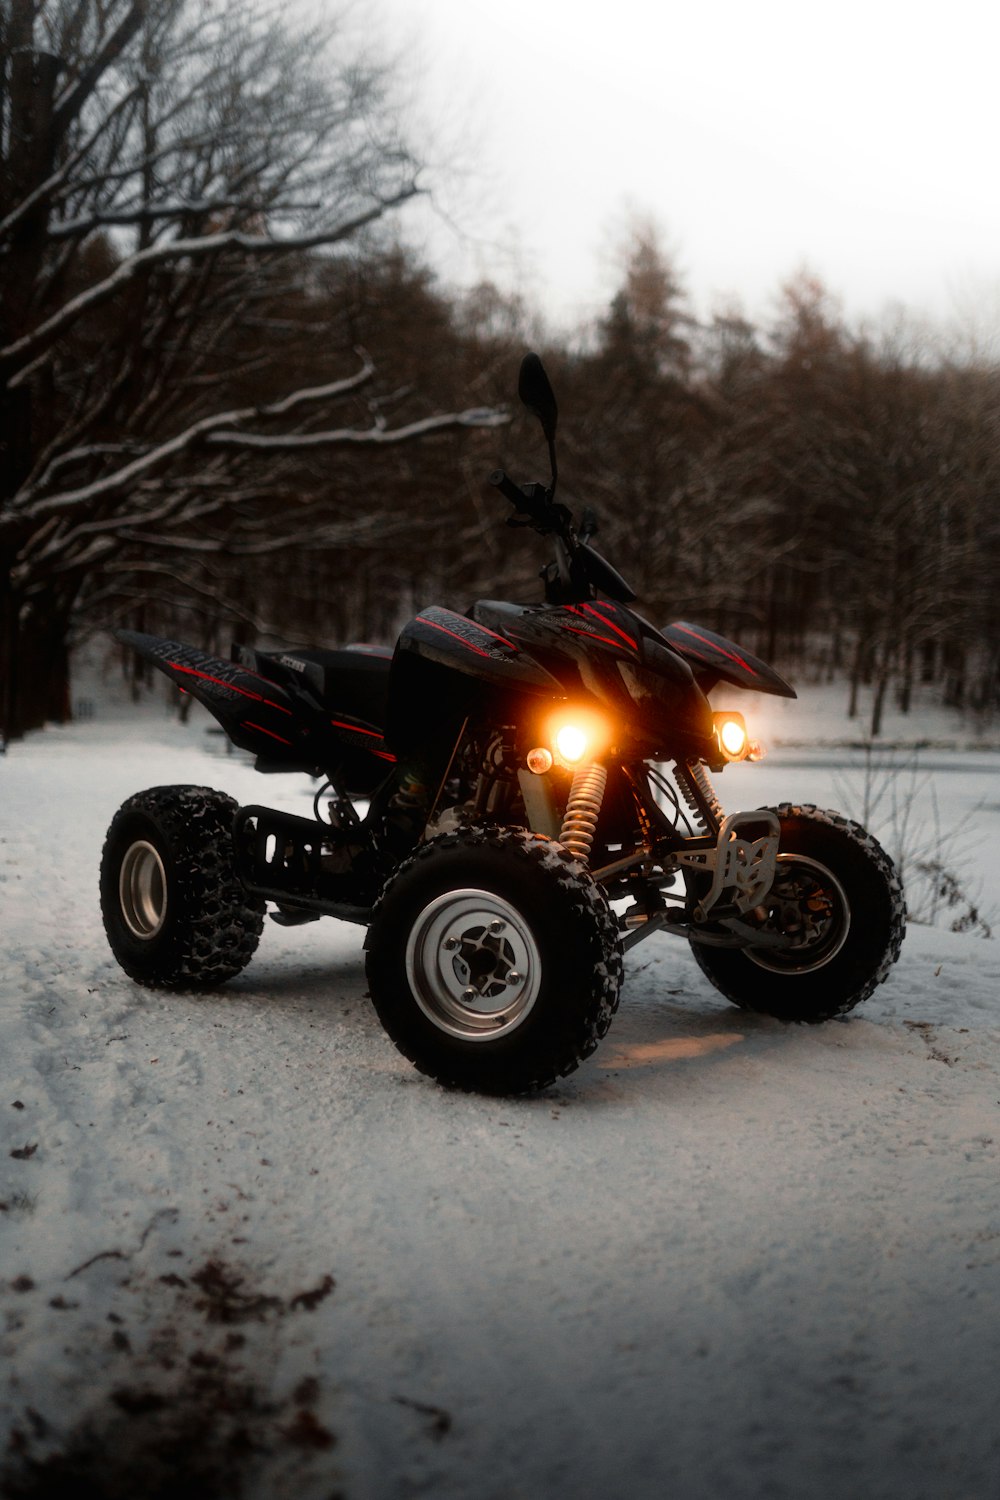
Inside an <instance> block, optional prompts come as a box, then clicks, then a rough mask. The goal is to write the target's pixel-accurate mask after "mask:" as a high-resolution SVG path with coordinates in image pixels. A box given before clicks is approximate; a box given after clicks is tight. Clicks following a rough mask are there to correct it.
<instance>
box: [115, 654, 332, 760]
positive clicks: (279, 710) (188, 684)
mask: <svg viewBox="0 0 1000 1500" xmlns="http://www.w3.org/2000/svg"><path fill="white" fill-rule="evenodd" d="M115 638H116V639H117V640H119V641H121V642H122V644H123V645H125V646H131V648H132V650H133V651H137V652H138V654H139V655H140V656H141V657H142V658H143V660H144V661H148V662H150V663H151V664H152V665H153V666H154V667H157V668H158V669H159V670H160V671H161V672H163V673H164V675H165V676H167V677H169V678H170V680H171V681H172V682H175V683H176V684H177V686H178V687H179V688H181V689H182V690H183V691H184V692H186V693H190V694H191V696H192V698H197V699H198V702H199V703H203V704H204V705H205V707H206V708H207V709H208V711H209V713H210V714H212V715H213V716H214V717H215V718H216V719H218V721H219V723H220V724H221V725H222V727H223V729H224V730H225V731H226V733H227V734H228V736H229V738H230V739H231V740H232V742H233V744H234V745H237V746H239V748H240V749H241V750H249V751H251V752H252V753H253V754H254V755H261V756H265V757H267V758H269V759H272V760H274V759H285V758H286V757H287V758H289V759H305V760H309V759H310V755H309V749H308V746H307V744H306V742H307V740H308V739H309V738H310V729H311V724H310V715H309V712H308V710H307V708H306V706H305V705H304V704H302V703H300V702H297V701H296V700H295V699H294V698H292V696H291V695H290V694H289V693H287V692H286V691H285V689H284V688H283V687H282V686H281V685H280V684H279V683H276V682H271V681H269V680H268V679H267V678H266V677H260V676H258V674H257V673H256V672H252V671H250V669H249V668H247V667H245V666H242V665H240V664H239V663H238V662H232V661H223V659H222V658H221V657H219V656H210V655H209V654H208V652H206V651H200V650H198V648H197V647H196V646H184V645H181V644H180V642H178V641H170V640H164V639H163V638H162V637H161V636H157V635H142V634H140V633H139V632H138V631H136V630H116V631H115Z"/></svg>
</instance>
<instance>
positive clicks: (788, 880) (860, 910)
mask: <svg viewBox="0 0 1000 1500" xmlns="http://www.w3.org/2000/svg"><path fill="white" fill-rule="evenodd" d="M772 810H773V811H774V812H776V813H777V815H778V818H779V820H780V822H781V839H780V843H779V846H778V847H779V853H778V864H777V872H776V874H775V879H774V884H773V885H772V887H771V890H770V893H769V894H768V895H767V896H766V897H765V898H764V901H763V903H762V908H763V909H762V910H761V911H760V913H759V915H755V917H753V918H751V919H750V920H757V921H758V922H759V923H760V926H761V929H762V932H780V933H783V934H785V935H786V936H790V937H791V938H792V942H791V944H790V946H788V947H784V948H770V947H765V946H761V947H759V948H754V947H748V948H714V947H710V946H709V945H708V944H705V943H698V942H695V941H693V940H692V943H691V948H692V951H693V953H694V956H695V958H696V959H697V961H698V964H699V966H700V968H701V969H702V971H703V973H705V974H706V975H707V976H708V978H709V979H710V980H711V981H712V983H713V984H714V985H715V987H716V989H717V990H720V991H721V992H722V994H723V995H725V996H726V998H727V999H728V1000H732V1002H733V1004H734V1005H739V1006H741V1007H742V1008H743V1009H744V1010H755V1011H759V1012H761V1013H762V1014H764V1015H769V1016H775V1017H777V1019H778V1020H780V1021H806V1022H813V1021H826V1020H829V1019H830V1018H831V1017H832V1016H840V1015H845V1014H846V1013H847V1012H848V1011H849V1010H853V1009H854V1007H855V1006H856V1005H859V1004H860V1003H861V1001H862V1000H866V999H867V998H868V996H869V995H870V994H871V993H872V991H873V990H874V989H875V988H876V986H877V985H879V984H881V983H882V981H883V980H884V979H885V978H886V977H887V975H888V973H889V969H890V968H891V966H892V965H893V964H894V963H895V961H896V959H897V958H898V957H899V950H900V945H901V944H902V941H903V935H904V933H905V931H906V904H905V902H904V900H903V887H902V884H901V883H900V880H899V876H898V875H897V874H896V869H895V866H894V865H893V863H892V860H891V859H890V858H889V856H888V855H887V854H886V852H885V850H884V849H883V848H882V847H881V845H880V844H879V843H878V842H877V841H876V840H875V839H874V838H873V837H872V835H871V834H870V833H867V832H866V831H865V829H864V828H862V827H861V826H860V824H858V823H852V822H851V821H850V820H849V819H848V818H845V817H842V816H841V815H840V813H835V812H824V811H822V810H821V809H820V808H816V807H812V806H804V807H793V806H792V805H791V804H790V803H783V804H782V805H781V806H780V807H777V808H774V809H772Z"/></svg>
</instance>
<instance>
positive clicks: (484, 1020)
mask: <svg viewBox="0 0 1000 1500" xmlns="http://www.w3.org/2000/svg"><path fill="white" fill-rule="evenodd" d="M365 947H366V949H367V952H368V957H367V973H368V983H369V988H370V991H371V997H372V1001H373V1002H374V1005H375V1009H376V1011H377V1012H378V1016H379V1019H380V1020H381V1022H382V1025H383V1026H384V1027H385V1029H386V1031H387V1032H388V1034H389V1036H390V1037H391V1038H392V1040H393V1041H394V1042H395V1044H396V1046H397V1047H398V1048H399V1050H400V1051H401V1052H402V1053H403V1054H404V1056H406V1057H408V1058H409V1059H410V1061H411V1062H412V1063H413V1064H414V1065H415V1066H416V1067H417V1068H418V1069H419V1070H420V1071H421V1072H422V1073H427V1074H428V1075H429V1076H430V1077H431V1078H436V1079H437V1080H438V1082H440V1083H443V1084H445V1085H447V1086H449V1087H453V1088H461V1089H470V1090H476V1091H478V1092H480V1093H486V1094H519V1093H527V1092H529V1091H531V1090H534V1089H540V1088H544V1087H545V1086H546V1085H547V1084H549V1083H551V1082H552V1081H553V1080H554V1079H556V1078H559V1077H561V1076H563V1075H564V1074H566V1073H570V1072H572V1070H573V1069H574V1068H576V1067H577V1066H578V1065H579V1064H580V1062H581V1061H582V1060H583V1059H584V1058H585V1057H587V1056H589V1054H590V1053H591V1052H593V1051H594V1049H595V1047H596V1046H597V1044H598V1042H599V1041H600V1039H601V1037H602V1036H604V1034H605V1032H606V1031H607V1029H608V1027H609V1026H610V1024H611V1019H612V1017H613V1015H614V1013H615V1010H616V1009H617V1006H618V993H619V989H620V986H621V976H622V957H621V948H620V946H619V942H618V933H617V927H616V924H615V921H614V917H613V915H612V913H611V911H610V909H609V907H608V904H607V901H606V900H605V898H604V895H603V892H602V891H601V890H600V888H599V887H598V886H597V885H596V883H595V882H594V880H593V879H592V877H591V875H590V872H589V871H588V869H587V867H586V866H585V865H584V864H583V863H582V862H581V861H580V860H578V859H576V858H574V857H573V855H571V854H570V853H569V852H568V851H567V850H566V849H564V848H563V847H562V845H561V844H558V843H555V842H554V841H553V840H551V839H547V838H544V837H543V836H542V835H540V834H533V833H526V832H523V831H522V830H520V829H509V828H493V829H485V828H474V829H465V830H462V831H461V832H458V833H448V834H443V835H442V836H441V837H440V838H436V839H432V840H431V841H430V842H429V843H427V844H424V845H423V846H422V847H421V848H420V849H418V850H417V852H416V853H415V854H414V855H413V856H411V858H410V859H408V860H407V861H406V862H405V863H404V864H403V865H401V866H400V868H399V870H398V871H397V873H396V874H395V875H394V876H393V878H392V879H391V880H390V881H389V883H388V884H387V885H386V887H385V889H384V890H383V892H382V895H381V896H380V898H379V901H378V903H377V905H376V907H375V910H374V913H373V915H372V922H371V927H370V929H369V932H368V937H367V939H366V941H365Z"/></svg>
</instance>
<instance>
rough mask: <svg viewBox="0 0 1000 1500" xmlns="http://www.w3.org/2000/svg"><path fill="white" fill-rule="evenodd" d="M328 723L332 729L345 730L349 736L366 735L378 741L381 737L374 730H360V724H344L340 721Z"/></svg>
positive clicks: (332, 720) (335, 720) (334, 720)
mask: <svg viewBox="0 0 1000 1500" xmlns="http://www.w3.org/2000/svg"><path fill="white" fill-rule="evenodd" d="M330 723H331V724H332V725H333V727H334V729H347V730H350V732H351V734H368V735H371V737H372V739H373V740H380V739H381V738H382V736H381V735H380V734H379V733H378V732H377V731H376V730H374V729H362V728H361V725H360V724H345V723H344V722H343V720H342V719H331V720H330Z"/></svg>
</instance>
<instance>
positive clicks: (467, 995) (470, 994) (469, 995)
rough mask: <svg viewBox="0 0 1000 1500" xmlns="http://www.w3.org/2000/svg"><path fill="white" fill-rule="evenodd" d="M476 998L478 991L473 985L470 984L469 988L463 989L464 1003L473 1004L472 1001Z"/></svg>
mask: <svg viewBox="0 0 1000 1500" xmlns="http://www.w3.org/2000/svg"><path fill="white" fill-rule="evenodd" d="M475 998H476V992H475V990H474V989H472V988H471V986H470V988H469V989H467V990H463V991H462V1004H463V1005H471V1004H472V1002H473V1001H474V1000H475Z"/></svg>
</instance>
